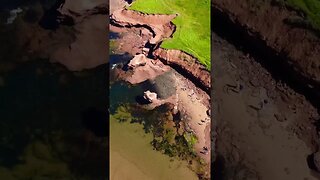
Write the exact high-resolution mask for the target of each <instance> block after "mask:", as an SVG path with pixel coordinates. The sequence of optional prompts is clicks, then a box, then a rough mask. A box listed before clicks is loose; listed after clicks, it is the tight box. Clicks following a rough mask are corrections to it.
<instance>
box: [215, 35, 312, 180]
mask: <svg viewBox="0 0 320 180" xmlns="http://www.w3.org/2000/svg"><path fill="white" fill-rule="evenodd" d="M214 38H215V40H214V44H213V48H214V49H215V52H216V53H215V55H214V58H213V59H214V61H213V63H214V67H215V70H216V71H215V72H214V73H215V74H214V76H215V80H214V82H215V86H214V89H215V97H214V98H215V100H214V102H215V104H216V105H217V106H216V109H217V110H216V113H217V114H216V119H215V122H216V123H217V124H216V127H217V128H218V129H217V137H216V138H217V142H216V147H217V149H216V151H217V155H218V157H217V160H218V161H220V162H222V161H224V163H222V164H221V165H222V166H223V167H216V169H217V170H220V171H221V172H218V173H221V174H220V175H216V176H217V178H220V179H242V178H244V179H262V180H264V179H265V180H270V179H275V180H282V179H292V180H302V179H308V180H312V179H317V178H316V177H315V176H313V174H312V173H311V171H310V169H309V167H308V165H307V161H306V159H307V156H308V155H309V154H311V153H312V152H313V151H314V148H315V147H314V146H313V142H314V140H315V138H316V135H315V132H316V130H315V127H314V126H313V125H312V121H313V119H316V117H317V116H318V114H317V112H316V109H315V108H314V107H312V105H311V104H310V103H309V102H307V101H306V100H305V98H304V97H303V96H302V95H299V94H297V93H295V92H294V91H293V90H292V89H290V88H289V87H287V86H286V85H285V84H284V83H280V82H276V81H275V80H274V79H273V78H272V76H271V75H270V73H268V72H267V71H266V70H265V69H264V68H263V67H261V65H259V64H258V63H256V62H255V61H254V60H253V59H252V58H250V56H249V55H244V54H243V53H242V52H240V51H237V50H236V48H235V47H233V46H232V45H230V44H228V42H226V41H224V40H222V39H220V38H219V37H218V36H216V35H215V37H214ZM222 159H223V160H222ZM221 177H224V178H221Z"/></svg>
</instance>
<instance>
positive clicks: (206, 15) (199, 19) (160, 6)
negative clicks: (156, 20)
mask: <svg viewBox="0 0 320 180" xmlns="http://www.w3.org/2000/svg"><path fill="white" fill-rule="evenodd" d="M129 9H131V10H136V11H140V12H143V13H147V14H176V13H177V14H178V17H176V18H175V19H174V20H173V21H172V22H173V23H174V24H175V25H176V31H175V33H174V34H173V38H171V39H167V40H165V41H164V42H163V43H162V44H161V47H163V48H166V49H178V50H182V51H184V52H187V53H189V54H191V55H193V56H194V57H196V58H197V59H198V60H199V61H200V62H201V63H202V64H204V65H205V66H206V67H207V69H209V70H210V52H211V48H210V37H211V35H210V32H211V31H210V16H211V14H210V1H209V0H197V1H190V0H174V1H173V0H136V1H134V2H133V3H132V5H131V6H130V7H129Z"/></svg>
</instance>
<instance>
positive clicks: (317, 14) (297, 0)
mask: <svg viewBox="0 0 320 180" xmlns="http://www.w3.org/2000/svg"><path fill="white" fill-rule="evenodd" d="M284 2H285V3H286V4H287V5H289V6H291V7H292V8H294V9H296V10H298V11H302V12H304V13H305V14H306V15H307V20H308V23H310V24H311V26H312V28H314V29H316V30H319V31H320V0H284Z"/></svg>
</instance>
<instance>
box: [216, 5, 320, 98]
mask: <svg viewBox="0 0 320 180" xmlns="http://www.w3.org/2000/svg"><path fill="white" fill-rule="evenodd" d="M212 4H213V16H214V17H215V19H219V20H218V21H217V23H224V24H228V23H230V24H232V25H231V26H232V29H233V31H235V32H237V33H236V34H237V35H235V36H238V38H239V40H240V39H242V40H246V41H247V44H246V45H248V46H251V48H255V50H256V52H257V53H260V54H264V55H266V56H269V57H270V55H272V56H273V55H276V57H273V58H272V57H271V58H270V59H269V61H272V63H274V64H276V65H277V66H279V68H282V69H284V70H285V71H284V73H286V74H288V76H291V77H293V78H294V79H295V81H296V83H300V86H301V88H304V89H306V90H307V91H310V93H312V94H313V96H314V98H317V101H319V92H320V91H319V89H320V61H319V55H320V41H319V38H318V37H317V36H316V35H315V34H314V33H313V32H311V31H309V30H307V29H303V28H301V27H297V26H293V25H292V24H288V23H287V21H288V19H290V18H291V19H292V18H293V17H297V16H298V17H299V14H298V13H296V12H295V11H290V10H288V9H285V8H284V7H281V6H278V5H275V4H274V3H272V1H271V0H267V1H261V0H259V1H249V0H240V1H236V2H235V1H232V0H226V1H225V0H223V1H222V0H218V1H213V3H212ZM222 19H223V20H222ZM214 26H215V25H214ZM231 26H230V27H231ZM216 27H217V26H216ZM217 29H219V28H217ZM246 45H245V44H243V46H246Z"/></svg>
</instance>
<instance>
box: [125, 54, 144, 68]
mask: <svg viewBox="0 0 320 180" xmlns="http://www.w3.org/2000/svg"><path fill="white" fill-rule="evenodd" d="M147 60H148V59H147V57H146V56H145V55H144V54H138V55H135V56H134V58H133V59H131V60H130V62H129V64H128V67H129V68H132V69H133V68H136V67H138V66H144V65H146V64H147Z"/></svg>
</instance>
